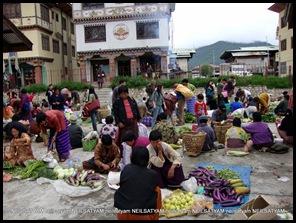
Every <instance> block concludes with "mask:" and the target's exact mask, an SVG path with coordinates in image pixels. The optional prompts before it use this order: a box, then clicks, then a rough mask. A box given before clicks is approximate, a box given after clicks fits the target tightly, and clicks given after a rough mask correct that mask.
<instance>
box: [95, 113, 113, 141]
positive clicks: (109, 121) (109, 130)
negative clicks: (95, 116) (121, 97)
mask: <svg viewBox="0 0 296 223" xmlns="http://www.w3.org/2000/svg"><path fill="white" fill-rule="evenodd" d="M113 121H114V119H113V116H112V115H107V117H106V124H103V126H102V128H101V130H100V135H99V137H100V138H102V136H103V135H105V134H108V135H110V136H111V137H112V140H113V142H115V143H116V141H117V138H116V136H117V130H118V127H117V126H115V125H114V124H113Z"/></svg>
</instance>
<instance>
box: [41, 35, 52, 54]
mask: <svg viewBox="0 0 296 223" xmlns="http://www.w3.org/2000/svg"><path fill="white" fill-rule="evenodd" d="M41 45H42V50H45V51H50V42H49V36H48V35H45V34H43V33H41Z"/></svg>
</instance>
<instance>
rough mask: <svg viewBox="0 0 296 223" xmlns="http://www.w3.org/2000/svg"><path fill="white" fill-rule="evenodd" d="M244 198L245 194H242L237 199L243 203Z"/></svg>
mask: <svg viewBox="0 0 296 223" xmlns="http://www.w3.org/2000/svg"><path fill="white" fill-rule="evenodd" d="M243 198H244V195H242V194H240V195H239V196H238V197H237V199H236V200H237V201H238V202H239V203H241V202H242V200H243Z"/></svg>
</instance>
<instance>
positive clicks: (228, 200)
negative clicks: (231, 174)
mask: <svg viewBox="0 0 296 223" xmlns="http://www.w3.org/2000/svg"><path fill="white" fill-rule="evenodd" d="M204 189H205V193H204V195H205V196H208V197H212V198H213V203H214V204H221V205H222V207H230V206H236V205H239V204H241V201H242V199H243V197H244V195H243V194H237V193H236V192H235V189H234V188H233V187H232V186H231V184H230V182H228V181H227V180H225V179H218V180H216V181H214V182H212V183H209V184H208V185H207V186H205V187H204Z"/></svg>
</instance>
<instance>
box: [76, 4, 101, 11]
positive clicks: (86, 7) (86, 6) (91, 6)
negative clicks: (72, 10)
mask: <svg viewBox="0 0 296 223" xmlns="http://www.w3.org/2000/svg"><path fill="white" fill-rule="evenodd" d="M81 4H82V9H83V10H89V9H101V8H104V3H81Z"/></svg>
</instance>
